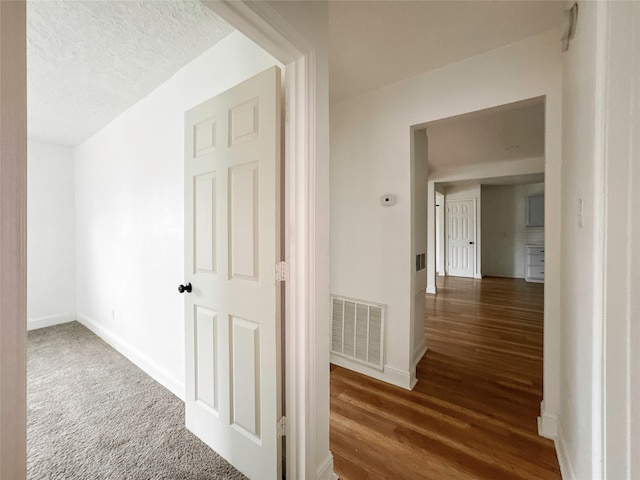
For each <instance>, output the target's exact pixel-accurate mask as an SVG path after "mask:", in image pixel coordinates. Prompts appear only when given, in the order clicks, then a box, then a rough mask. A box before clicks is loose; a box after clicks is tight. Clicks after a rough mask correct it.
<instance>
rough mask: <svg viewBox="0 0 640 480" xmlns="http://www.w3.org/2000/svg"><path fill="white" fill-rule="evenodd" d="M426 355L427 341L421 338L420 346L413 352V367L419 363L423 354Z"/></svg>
mask: <svg viewBox="0 0 640 480" xmlns="http://www.w3.org/2000/svg"><path fill="white" fill-rule="evenodd" d="M425 353H427V339H426V338H424V337H423V338H422V341H421V342H420V344H419V345H418V346H417V347H416V348H415V349H414V350H413V366H414V367H415V366H416V365H418V363H420V360H422V357H424V354H425Z"/></svg>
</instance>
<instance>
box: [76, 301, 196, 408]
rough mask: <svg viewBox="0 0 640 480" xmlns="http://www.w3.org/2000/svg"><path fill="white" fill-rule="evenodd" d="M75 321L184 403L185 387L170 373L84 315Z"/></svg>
mask: <svg viewBox="0 0 640 480" xmlns="http://www.w3.org/2000/svg"><path fill="white" fill-rule="evenodd" d="M77 320H78V322H80V323H81V324H82V325H84V326H85V327H87V328H88V329H89V330H91V331H92V332H93V333H95V334H96V335H97V336H98V337H100V338H101V339H102V340H104V341H105V342H107V343H108V344H109V345H111V346H112V347H113V348H114V349H115V350H117V351H118V352H120V353H121V354H122V355H124V356H125V357H127V358H128V359H129V360H130V361H131V362H133V363H134V364H135V365H136V366H137V367H138V368H140V369H141V370H142V371H143V372H145V373H146V374H147V375H149V376H150V377H151V378H153V379H154V380H155V381H156V382H158V383H159V384H160V385H162V386H163V387H165V388H166V389H167V390H169V391H170V392H171V393H173V394H174V395H175V396H176V397H178V398H179V399H180V400H182V401H184V397H185V386H184V384H183V383H182V382H180V381H179V380H178V379H177V378H175V377H174V376H173V375H172V374H171V373H169V372H167V371H166V370H165V369H164V368H163V367H161V366H159V365H158V364H157V363H155V362H154V361H153V360H151V359H150V358H149V357H148V356H146V355H145V354H144V353H142V352H141V351H140V350H138V349H137V348H135V347H134V346H133V345H131V344H130V343H128V342H126V341H125V340H123V339H122V338H120V337H119V336H118V335H115V334H114V333H112V332H111V331H109V330H107V329H106V328H104V327H103V326H102V325H100V324H98V323H97V322H95V321H94V320H92V319H91V318H89V317H87V316H86V315H83V314H81V313H78V314H77Z"/></svg>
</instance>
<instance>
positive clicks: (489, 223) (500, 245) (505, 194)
mask: <svg viewBox="0 0 640 480" xmlns="http://www.w3.org/2000/svg"><path fill="white" fill-rule="evenodd" d="M539 193H544V184H543V183H538V184H531V185H483V186H482V275H489V276H494V277H511V278H524V277H525V257H526V251H525V250H526V249H525V245H526V240H525V232H526V228H527V227H526V226H525V204H526V199H527V197H528V196H529V195H534V194H539Z"/></svg>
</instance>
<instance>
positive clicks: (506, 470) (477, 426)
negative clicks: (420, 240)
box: [331, 277, 560, 480]
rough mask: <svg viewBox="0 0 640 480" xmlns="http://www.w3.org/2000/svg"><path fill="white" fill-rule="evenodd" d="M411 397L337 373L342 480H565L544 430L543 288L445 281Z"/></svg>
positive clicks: (336, 439) (429, 316) (334, 431)
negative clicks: (540, 419) (539, 424)
mask: <svg viewBox="0 0 640 480" xmlns="http://www.w3.org/2000/svg"><path fill="white" fill-rule="evenodd" d="M426 302H427V303H426V305H427V309H426V322H425V333H426V336H427V337H426V338H427V346H428V348H429V350H428V351H427V353H426V355H425V356H424V357H423V358H422V360H421V361H420V363H419V364H418V368H417V374H418V384H417V385H416V387H415V389H414V390H413V391H411V392H409V391H407V390H403V389H401V388H398V387H394V386H392V385H388V384H386V383H383V382H379V381H376V380H373V379H370V378H369V377H366V376H363V375H359V374H357V373H354V372H352V371H349V370H346V369H344V368H340V367H336V366H332V367H331V450H332V452H333V455H334V461H335V471H336V473H337V474H338V475H339V476H340V478H341V479H342V480H364V479H375V480H383V479H384V480H395V479H411V480H414V479H416V480H418V479H527V480H529V479H558V478H560V468H559V466H558V461H557V458H556V454H555V450H554V446H553V442H551V441H550V440H546V439H544V438H541V437H539V436H538V434H537V425H536V418H537V415H538V414H539V410H540V401H541V400H542V338H543V337H542V328H543V285H541V284H532V283H526V282H525V281H524V280H512V279H504V278H486V279H483V280H473V279H466V278H455V277H446V278H439V279H438V295H437V296H433V295H427V296H426Z"/></svg>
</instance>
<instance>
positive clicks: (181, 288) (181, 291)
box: [178, 283, 192, 293]
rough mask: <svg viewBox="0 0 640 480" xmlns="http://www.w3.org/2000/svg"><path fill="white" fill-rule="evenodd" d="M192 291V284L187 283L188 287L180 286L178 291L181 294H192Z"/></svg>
mask: <svg viewBox="0 0 640 480" xmlns="http://www.w3.org/2000/svg"><path fill="white" fill-rule="evenodd" d="M191 290H192V288H191V283H187V284H186V285H180V286H179V287H178V291H179V292H180V293H184V292H187V293H191Z"/></svg>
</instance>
